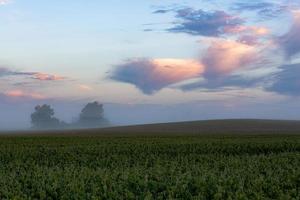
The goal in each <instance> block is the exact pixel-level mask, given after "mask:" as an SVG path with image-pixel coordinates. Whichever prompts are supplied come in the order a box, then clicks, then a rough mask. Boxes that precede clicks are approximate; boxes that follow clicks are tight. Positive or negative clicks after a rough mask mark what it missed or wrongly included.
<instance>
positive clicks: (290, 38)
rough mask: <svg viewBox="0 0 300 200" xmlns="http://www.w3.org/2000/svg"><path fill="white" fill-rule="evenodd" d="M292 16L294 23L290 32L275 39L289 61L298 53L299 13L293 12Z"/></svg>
mask: <svg viewBox="0 0 300 200" xmlns="http://www.w3.org/2000/svg"><path fill="white" fill-rule="evenodd" d="M293 15H294V22H293V24H292V26H291V28H290V30H289V31H288V32H287V33H286V34H284V35H283V36H281V37H279V38H278V39H277V42H278V43H279V45H280V46H281V47H282V49H283V50H284V52H285V55H286V58H287V59H290V58H291V57H292V56H295V55H297V54H298V53H299V52H300V37H299V35H300V12H299V11H297V12H294V13H293Z"/></svg>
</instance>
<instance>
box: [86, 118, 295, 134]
mask: <svg viewBox="0 0 300 200" xmlns="http://www.w3.org/2000/svg"><path fill="white" fill-rule="evenodd" d="M91 131H92V130H91ZM94 131H97V132H111V133H141V134H142V133H145V134H147V133H148V134H151V133H152V134H153V133H157V134H158V133H160V134H164V133H167V134H170V133H174V134H298V133H299V134H300V121H290V120H259V119H228V120H205V121H192V122H176V123H162V124H147V125H136V126H123V127H113V128H105V129H100V130H93V131H92V132H94Z"/></svg>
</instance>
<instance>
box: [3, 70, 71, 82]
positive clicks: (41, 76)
mask: <svg viewBox="0 0 300 200" xmlns="http://www.w3.org/2000/svg"><path fill="white" fill-rule="evenodd" d="M4 76H29V77H31V79H34V80H40V81H57V80H64V79H66V77H62V76H59V75H53V74H46V73H41V72H22V71H16V70H11V69H9V68H7V67H0V77H4Z"/></svg>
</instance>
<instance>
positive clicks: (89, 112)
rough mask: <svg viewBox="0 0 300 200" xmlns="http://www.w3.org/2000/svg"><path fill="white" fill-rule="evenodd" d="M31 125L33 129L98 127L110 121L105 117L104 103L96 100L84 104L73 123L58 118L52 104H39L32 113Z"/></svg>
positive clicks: (106, 124)
mask: <svg viewBox="0 0 300 200" xmlns="http://www.w3.org/2000/svg"><path fill="white" fill-rule="evenodd" d="M31 125H32V128H33V129H65V128H97V127H105V126H108V125H109V121H108V120H107V119H106V118H105V117H104V109H103V105H102V104H100V103H98V102H97V101H95V102H91V103H88V104H87V105H86V106H84V108H83V109H82V110H81V112H80V114H79V117H78V120H76V121H74V122H72V123H66V122H64V121H62V120H60V119H58V118H56V117H55V112H54V109H53V108H52V107H51V106H50V105H47V104H44V105H37V106H36V107H35V108H34V112H33V113H32V114H31Z"/></svg>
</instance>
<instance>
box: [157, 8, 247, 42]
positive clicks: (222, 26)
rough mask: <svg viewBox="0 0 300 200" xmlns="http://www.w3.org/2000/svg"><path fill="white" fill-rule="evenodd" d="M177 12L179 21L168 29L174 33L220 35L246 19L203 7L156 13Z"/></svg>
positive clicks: (158, 11)
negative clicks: (209, 10) (202, 8)
mask: <svg viewBox="0 0 300 200" xmlns="http://www.w3.org/2000/svg"><path fill="white" fill-rule="evenodd" d="M167 12H175V13H176V15H175V17H176V19H178V21H176V22H173V24H174V26H173V27H172V28H169V29H167V31H169V32H172V33H187V34H191V35H202V36H215V37H216V36H220V35H223V34H225V33H226V29H233V28H235V27H237V26H240V25H242V24H243V23H244V20H243V19H241V18H239V17H237V16H233V15H230V14H228V13H226V12H224V11H213V12H206V11H203V10H201V9H199V10H195V9H193V8H181V9H177V10H174V9H171V10H157V11H155V12H154V13H156V14H157V13H158V14H162V13H167Z"/></svg>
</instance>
